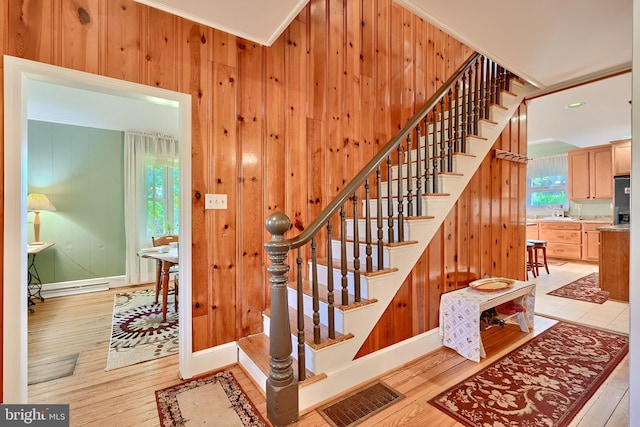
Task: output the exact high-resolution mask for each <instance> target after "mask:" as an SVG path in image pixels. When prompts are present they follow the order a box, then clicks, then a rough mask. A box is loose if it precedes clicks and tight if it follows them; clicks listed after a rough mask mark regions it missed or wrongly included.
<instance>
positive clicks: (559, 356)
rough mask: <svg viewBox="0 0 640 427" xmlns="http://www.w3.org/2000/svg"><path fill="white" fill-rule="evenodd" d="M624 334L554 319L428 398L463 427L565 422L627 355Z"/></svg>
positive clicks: (559, 424) (560, 425) (557, 426)
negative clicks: (473, 373)
mask: <svg viewBox="0 0 640 427" xmlns="http://www.w3.org/2000/svg"><path fill="white" fill-rule="evenodd" d="M628 345H629V339H628V338H627V337H625V336H622V335H617V334H614V333H610V332H605V331H600V330H597V329H593V328H589V327H586V326H580V325H574V324H569V323H563V322H560V323H557V324H556V325H554V326H553V327H552V328H550V329H548V330H546V331H545V332H543V333H541V334H540V335H538V336H537V337H535V338H533V339H532V340H531V341H529V342H527V343H525V344H523V345H522V346H520V347H519V348H517V349H516V350H514V351H512V352H511V353H509V354H508V355H507V356H505V357H503V358H501V359H499V360H498V361H496V362H494V363H492V364H491V365H490V366H488V367H486V368H484V369H483V370H481V371H480V372H479V373H477V374H475V375H472V376H471V377H469V378H467V379H466V380H464V381H462V382H461V383H459V384H457V385H455V386H453V387H451V388H449V389H448V390H446V391H445V392H443V393H441V394H439V395H438V396H436V397H434V398H433V399H431V400H430V401H429V402H430V403H431V404H432V405H434V406H436V407H437V408H439V409H440V410H442V411H443V412H445V413H447V414H448V415H450V416H451V417H453V418H455V419H456V420H458V421H459V422H461V423H462V424H464V425H466V426H485V425H486V426H515V425H520V426H524V425H527V426H529V425H530V426H549V427H551V426H553V427H564V426H567V425H568V424H569V423H570V422H571V420H572V419H573V417H575V416H576V414H577V413H578V412H579V411H580V409H581V408H582V406H583V405H584V404H585V402H587V401H588V400H589V398H590V397H591V396H592V395H593V393H594V392H595V391H596V390H597V388H598V387H599V386H600V385H601V384H602V383H603V382H604V380H605V379H606V378H607V377H608V376H609V374H610V373H611V372H612V371H613V369H614V368H615V367H616V366H617V365H618V363H619V362H620V361H621V360H622V359H623V358H624V356H625V355H626V354H627V351H628Z"/></svg>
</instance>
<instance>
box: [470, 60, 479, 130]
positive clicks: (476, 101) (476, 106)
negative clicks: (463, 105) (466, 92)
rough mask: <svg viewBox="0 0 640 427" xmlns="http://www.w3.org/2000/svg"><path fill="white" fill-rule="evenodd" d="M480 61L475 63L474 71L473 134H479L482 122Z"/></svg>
mask: <svg viewBox="0 0 640 427" xmlns="http://www.w3.org/2000/svg"><path fill="white" fill-rule="evenodd" d="M480 105H481V101H480V61H478V62H476V63H475V64H474V73H473V124H472V131H471V133H472V134H473V135H478V126H479V124H478V123H480Z"/></svg>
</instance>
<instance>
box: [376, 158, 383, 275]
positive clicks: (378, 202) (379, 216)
mask: <svg viewBox="0 0 640 427" xmlns="http://www.w3.org/2000/svg"><path fill="white" fill-rule="evenodd" d="M376 185H377V190H378V191H377V193H378V194H377V195H376V227H378V270H382V268H383V265H382V264H383V262H384V259H383V256H384V253H383V252H382V248H383V247H384V229H383V225H382V169H380V166H378V167H377V168H376Z"/></svg>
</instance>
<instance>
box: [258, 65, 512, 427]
mask: <svg viewBox="0 0 640 427" xmlns="http://www.w3.org/2000/svg"><path fill="white" fill-rule="evenodd" d="M512 77H513V75H512V74H511V73H510V72H509V71H507V70H506V69H504V68H503V67H501V66H499V65H498V64H496V63H495V62H493V61H491V60H489V59H487V58H483V57H481V56H480V55H479V54H474V55H472V56H471V57H470V58H469V59H468V60H467V61H466V62H465V63H464V64H463V66H462V67H460V69H459V70H458V71H457V72H456V73H455V74H454V75H453V76H452V77H451V78H450V79H449V80H447V81H446V82H445V83H444V84H443V85H442V87H441V88H440V89H439V90H438V91H437V92H436V93H435V94H434V96H433V97H432V98H431V99H430V100H429V101H428V102H427V103H426V104H425V105H424V106H423V107H422V109H421V110H420V111H419V112H418V113H417V114H416V115H415V116H414V117H413V118H412V119H411V120H409V121H408V122H407V123H406V124H405V125H404V126H403V127H402V128H401V129H400V130H399V131H398V133H396V135H395V136H394V137H393V138H392V139H391V140H390V141H389V142H388V143H387V144H386V145H385V146H384V148H383V149H382V150H381V151H380V152H378V154H377V155H376V156H375V157H374V158H373V159H371V161H369V162H368V163H367V164H366V165H365V166H364V167H363V168H362V170H361V171H360V172H359V173H358V174H357V175H356V176H355V178H354V179H353V180H352V181H350V182H349V183H348V184H347V185H346V186H345V187H344V189H343V190H342V191H341V192H340V193H339V194H338V195H337V196H336V198H335V199H334V200H332V201H331V202H330V203H329V205H328V206H327V207H326V208H325V209H324V210H323V211H322V212H321V213H320V214H319V215H318V217H317V218H315V219H314V220H313V221H312V222H311V223H310V224H309V226H308V227H307V228H306V229H305V230H304V231H303V232H302V233H300V234H299V235H297V236H295V237H293V238H291V239H285V238H284V234H285V233H286V232H287V231H288V230H289V229H290V225H291V222H290V220H289V218H288V217H287V216H286V215H284V214H283V213H279V212H277V213H274V214H272V215H270V216H269V217H268V218H267V220H266V228H267V230H268V231H269V233H270V234H271V236H272V238H271V240H270V241H268V242H266V243H265V244H264V246H265V249H266V251H267V252H268V254H269V257H270V259H271V265H270V266H268V267H267V271H268V272H269V273H270V278H269V281H270V282H271V286H272V288H271V308H270V319H271V320H270V327H269V329H270V334H269V336H270V345H269V355H270V357H271V361H270V363H269V366H270V371H269V377H268V378H267V383H266V395H267V396H266V397H267V416H268V418H269V419H270V421H271V422H272V423H273V424H274V425H287V424H290V423H293V422H295V421H297V419H298V380H299V381H304V380H305V372H306V363H305V339H306V337H305V332H304V330H305V323H304V322H305V313H304V309H303V305H304V295H303V271H304V270H306V269H307V268H309V269H310V271H309V272H308V276H310V277H311V297H312V311H313V313H311V315H310V316H309V317H311V318H312V319H313V328H312V330H313V343H314V344H315V345H320V344H322V343H323V342H326V341H332V340H337V339H339V338H340V335H341V334H339V333H338V332H336V329H335V319H334V316H335V314H334V313H335V308H336V305H335V304H336V295H335V294H336V292H338V293H339V297H338V300H337V304H339V305H341V306H347V305H349V294H350V293H352V299H353V301H355V303H356V304H358V303H360V302H361V301H362V298H361V289H360V278H361V275H362V274H363V272H362V271H361V268H362V267H361V254H360V245H361V243H363V244H364V266H365V272H366V273H371V272H373V271H375V270H378V271H379V270H383V269H384V266H385V259H384V251H383V249H384V246H385V243H402V242H405V236H404V220H405V218H407V217H419V216H425V215H426V214H428V208H427V206H426V204H425V203H426V196H427V195H432V194H437V193H439V192H440V184H439V177H440V175H442V174H452V173H453V172H454V171H453V158H454V155H455V154H457V153H466V152H467V150H468V147H467V142H466V140H467V137H469V136H473V135H478V133H479V126H480V122H481V121H482V120H488V119H489V114H490V106H491V105H492V104H496V103H497V102H498V100H499V93H500V92H501V91H505V90H508V88H509V82H510V79H511V78H512ZM414 142H415V145H414ZM394 154H395V155H394ZM414 158H415V161H414ZM384 175H386V177H385V176H384ZM383 178H386V180H387V188H386V194H383V193H385V191H384V190H383V188H382V183H383ZM370 182H375V186H374V189H373V190H374V191H373V192H372V188H371V185H370ZM392 182H394V183H395V184H394V185H395V187H394V186H393V185H392ZM372 193H373V194H372ZM372 197H373V198H374V200H373V203H372ZM385 197H386V198H387V203H386V204H383V198H385ZM361 198H362V199H363V200H362V202H360V199H361ZM360 204H361V205H362V208H363V211H364V212H363V217H364V218H365V228H364V234H365V236H364V237H363V240H362V241H361V237H360V235H359V234H360V232H359V226H358V219H359V218H360V214H359V206H360ZM372 204H373V205H374V208H373V209H372ZM350 214H352V215H353V217H352V218H351V221H352V229H351V234H352V235H351V239H347V228H348V219H347V215H350ZM385 220H386V230H385ZM372 223H373V225H372ZM373 227H375V228H376V230H375V233H374V230H373V229H372V228H373ZM334 230H337V233H338V234H339V236H337V237H334V235H335V232H334ZM385 231H386V233H385ZM374 234H375V241H373V240H372V237H373V235H374ZM385 234H386V241H385ZM334 239H336V240H339V242H340V254H339V258H338V259H339V263H340V265H339V266H338V267H337V268H336V269H339V271H340V277H341V280H340V284H339V285H338V289H337V290H336V289H335V288H334V285H335V284H334V278H333V273H332V272H333V270H334V262H335V261H334V253H333V250H332V241H333V240H334ZM347 240H351V241H352V245H351V246H352V248H353V253H351V254H347ZM319 242H321V243H324V244H321V245H320V246H321V247H322V249H320V251H321V255H322V258H323V259H325V260H326V263H327V265H326V267H327V271H328V274H327V283H326V287H327V289H326V301H325V302H326V313H324V312H323V313H322V315H324V316H325V317H326V319H327V320H326V326H327V327H326V330H327V332H326V336H324V337H323V336H322V334H321V332H320V331H321V328H320V318H321V313H320V298H319V292H318V288H319V285H318V258H319V257H318V251H319V249H318V243H319ZM293 249H297V257H296V264H297V266H298V268H297V272H296V274H294V275H293V276H294V277H296V281H297V283H296V286H297V331H296V332H295V335H296V336H297V342H298V346H297V347H298V348H297V360H298V375H297V378H298V380H297V379H296V376H294V373H293V367H292V365H293V357H292V347H293V346H292V337H291V333H292V331H291V327H290V322H289V310H288V295H287V292H288V291H287V287H288V282H289V273H290V268H289V265H287V263H286V261H287V258H288V256H289V251H291V250H293ZM374 249H375V250H376V252H377V253H376V256H375V257H374V256H373V251H374ZM336 255H337V254H336ZM348 259H350V264H351V265H350V266H349V267H348V264H347V260H348ZM305 260H306V261H308V262H309V266H307V264H306V263H305V262H304V261H305ZM348 270H349V271H350V272H351V274H352V277H353V279H352V281H353V283H352V285H350V284H349V280H348V274H349V273H348ZM350 286H351V289H349V288H350Z"/></svg>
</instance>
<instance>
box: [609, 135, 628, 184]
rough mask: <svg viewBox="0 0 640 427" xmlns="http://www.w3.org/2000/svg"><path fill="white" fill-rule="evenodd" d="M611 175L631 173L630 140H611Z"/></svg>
mask: <svg viewBox="0 0 640 427" xmlns="http://www.w3.org/2000/svg"><path fill="white" fill-rule="evenodd" d="M611 150H612V152H611V155H612V158H613V176H623V175H631V140H630V139H623V140H620V141H611Z"/></svg>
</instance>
